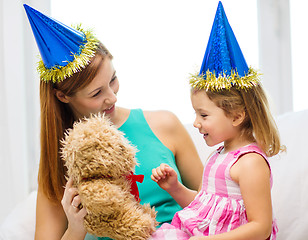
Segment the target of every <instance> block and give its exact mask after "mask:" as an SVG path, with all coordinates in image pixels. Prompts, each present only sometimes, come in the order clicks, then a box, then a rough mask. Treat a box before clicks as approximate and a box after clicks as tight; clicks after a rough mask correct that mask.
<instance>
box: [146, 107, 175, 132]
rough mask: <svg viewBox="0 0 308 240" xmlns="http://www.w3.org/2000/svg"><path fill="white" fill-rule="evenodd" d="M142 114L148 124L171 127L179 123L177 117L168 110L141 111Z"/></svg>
mask: <svg viewBox="0 0 308 240" xmlns="http://www.w3.org/2000/svg"><path fill="white" fill-rule="evenodd" d="M143 114H144V117H145V119H146V120H147V122H148V123H149V125H150V126H151V125H154V126H159V127H160V128H162V127H166V128H168V129H173V128H176V127H178V126H179V125H181V122H180V120H179V119H178V117H177V116H176V115H175V114H174V113H173V112H171V111H168V110H157V111H143Z"/></svg>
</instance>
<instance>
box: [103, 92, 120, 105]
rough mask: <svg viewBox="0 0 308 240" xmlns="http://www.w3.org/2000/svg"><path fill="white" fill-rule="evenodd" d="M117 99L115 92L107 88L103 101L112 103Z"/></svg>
mask: <svg viewBox="0 0 308 240" xmlns="http://www.w3.org/2000/svg"><path fill="white" fill-rule="evenodd" d="M116 101H117V93H116V92H114V91H113V89H111V88H110V89H109V91H108V96H107V97H106V99H105V103H107V104H110V105H111V104H114V103H116Z"/></svg>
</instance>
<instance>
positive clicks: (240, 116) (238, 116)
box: [232, 111, 246, 127]
mask: <svg viewBox="0 0 308 240" xmlns="http://www.w3.org/2000/svg"><path fill="white" fill-rule="evenodd" d="M245 116H246V113H245V111H240V112H237V113H235V114H234V116H233V122H232V124H233V126H234V127H237V126H239V125H240V124H241V123H242V122H243V121H244V119H245Z"/></svg>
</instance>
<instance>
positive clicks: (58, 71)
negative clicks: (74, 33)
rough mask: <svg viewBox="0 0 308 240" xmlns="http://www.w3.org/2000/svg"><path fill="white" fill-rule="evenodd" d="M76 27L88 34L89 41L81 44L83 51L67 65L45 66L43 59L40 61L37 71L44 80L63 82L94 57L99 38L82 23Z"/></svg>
mask: <svg viewBox="0 0 308 240" xmlns="http://www.w3.org/2000/svg"><path fill="white" fill-rule="evenodd" d="M76 29H77V30H78V31H81V32H83V33H84V34H85V35H86V40H87V42H86V43H85V45H84V46H80V47H81V48H82V49H81V53H80V54H79V55H76V54H73V55H74V60H73V61H72V62H69V63H68V64H67V65H66V66H54V67H52V68H50V69H49V68H46V67H45V65H44V63H43V60H42V59H41V60H40V61H39V62H38V67H37V71H38V73H39V74H40V77H41V80H42V81H45V82H49V81H52V82H54V83H57V82H62V81H63V80H64V79H66V78H68V77H70V76H72V75H73V74H74V73H76V72H78V71H80V70H81V69H83V68H85V67H86V66H87V65H88V64H89V62H90V60H91V58H92V57H94V55H95V51H96V50H97V48H98V44H99V41H98V39H97V38H95V37H94V36H93V34H92V32H91V31H90V30H84V29H82V28H81V26H80V25H78V26H76Z"/></svg>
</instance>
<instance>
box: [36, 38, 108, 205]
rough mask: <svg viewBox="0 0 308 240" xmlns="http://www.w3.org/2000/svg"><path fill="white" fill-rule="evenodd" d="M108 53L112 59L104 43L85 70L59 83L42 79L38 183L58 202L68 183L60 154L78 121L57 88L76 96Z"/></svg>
mask: <svg viewBox="0 0 308 240" xmlns="http://www.w3.org/2000/svg"><path fill="white" fill-rule="evenodd" d="M106 57H109V58H110V59H112V55H111V54H110V52H109V51H108V50H107V49H106V48H105V47H104V46H103V45H102V44H100V45H99V47H98V50H97V52H96V54H95V56H94V57H93V59H92V60H91V62H90V63H89V65H88V66H86V67H85V68H84V69H83V70H82V71H80V72H77V73H75V74H73V75H72V76H71V77H69V78H67V79H65V80H64V81H62V82H60V83H57V84H55V83H52V82H50V81H49V82H45V81H42V80H41V82H40V107H41V135H40V138H41V140H40V142H41V155H40V165H39V173H38V184H39V187H40V188H41V189H42V190H43V193H44V194H45V195H46V196H47V197H48V198H49V199H50V200H51V201H53V202H55V203H56V202H59V201H60V200H61V199H62V196H63V190H64V188H63V186H64V185H65V184H66V179H65V173H66V169H65V167H64V164H63V161H62V160H61V158H60V154H59V150H60V147H61V146H60V141H61V139H62V138H63V137H64V132H65V130H66V129H68V128H71V127H72V126H73V122H74V116H73V112H72V110H71V109H70V107H69V106H68V104H65V103H63V102H61V101H59V100H58V98H57V97H56V96H55V89H57V90H60V91H61V92H63V93H64V94H65V95H67V96H73V95H74V94H75V93H76V92H78V91H79V90H81V89H83V88H84V87H86V86H87V85H88V84H89V83H90V82H91V81H92V80H93V78H94V77H95V76H96V74H97V72H98V70H99V68H100V67H101V65H102V63H103V60H104V59H105V58H106Z"/></svg>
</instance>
